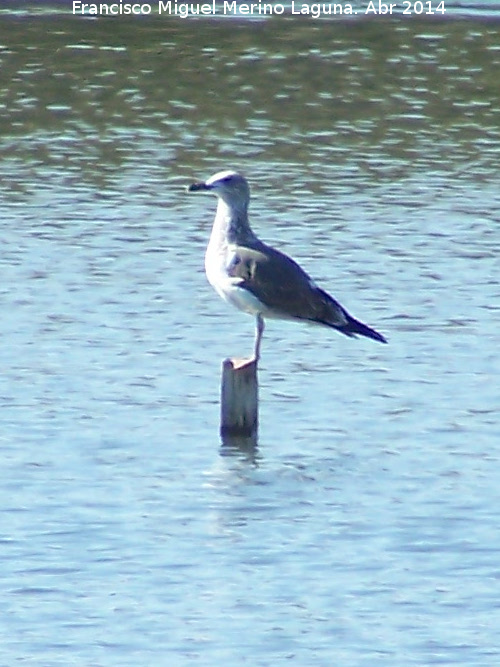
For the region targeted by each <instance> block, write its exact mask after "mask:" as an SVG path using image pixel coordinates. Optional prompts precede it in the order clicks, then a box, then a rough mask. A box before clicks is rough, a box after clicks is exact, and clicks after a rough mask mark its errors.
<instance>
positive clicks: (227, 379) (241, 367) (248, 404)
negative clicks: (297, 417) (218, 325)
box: [220, 358, 259, 452]
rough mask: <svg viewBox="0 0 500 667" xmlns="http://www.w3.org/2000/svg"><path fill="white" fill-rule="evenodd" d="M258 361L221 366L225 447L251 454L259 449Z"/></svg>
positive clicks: (221, 431)
mask: <svg viewBox="0 0 500 667" xmlns="http://www.w3.org/2000/svg"><path fill="white" fill-rule="evenodd" d="M258 394H259V387H258V382H257V359H255V358H252V359H225V360H224V362H223V363H222V383H221V424H220V433H221V437H222V442H223V445H224V446H225V447H228V448H230V449H233V448H234V449H235V450H245V451H246V452H250V450H251V449H252V448H253V449H255V448H256V447H257V430H258V423H259V398H258Z"/></svg>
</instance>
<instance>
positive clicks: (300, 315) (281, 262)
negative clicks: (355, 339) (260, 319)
mask: <svg viewBox="0 0 500 667" xmlns="http://www.w3.org/2000/svg"><path fill="white" fill-rule="evenodd" d="M227 270H228V273H229V275H230V276H232V277H234V278H240V279H241V283H240V285H241V287H244V288H245V289H247V290H248V291H250V292H252V294H254V295H255V296H256V297H257V298H258V299H259V301H260V302H261V303H263V304H264V305H265V306H267V307H268V308H269V309H271V310H273V311H275V312H276V314H279V315H281V316H283V317H292V318H296V319H301V320H309V321H311V322H318V323H322V324H326V325H329V326H333V327H343V326H345V325H346V324H347V322H348V318H349V315H348V314H347V313H346V311H345V310H344V309H343V308H342V306H341V305H340V304H339V303H337V301H335V299H333V298H332V297H331V296H330V295H329V294H327V293H326V292H324V291H323V290H322V289H320V288H319V287H317V286H316V285H315V284H314V282H313V280H312V279H311V278H310V277H309V276H308V275H307V273H306V272H305V271H304V270H303V269H301V268H300V266H299V265H298V264H297V263H296V262H294V261H293V259H291V258H290V257H288V256H287V255H284V254H283V253H281V252H279V251H278V250H274V248H271V247H269V246H266V245H265V244H263V243H262V244H259V247H258V249H254V248H245V247H241V246H238V247H237V248H236V249H235V254H234V256H233V258H232V261H231V263H230V265H229V266H228V267H227Z"/></svg>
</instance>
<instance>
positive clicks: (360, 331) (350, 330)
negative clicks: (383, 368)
mask: <svg viewBox="0 0 500 667" xmlns="http://www.w3.org/2000/svg"><path fill="white" fill-rule="evenodd" d="M346 315H347V317H348V320H347V324H344V325H343V326H340V327H338V329H339V331H341V332H342V333H343V334H345V335H346V336H358V335H359V336H366V337H367V338H373V340H378V341H379V342H380V343H387V340H386V339H385V338H384V336H382V334H379V332H378V331H375V329H372V328H371V327H369V326H367V325H366V324H363V322H359V320H356V319H354V317H352V316H351V315H348V313H346Z"/></svg>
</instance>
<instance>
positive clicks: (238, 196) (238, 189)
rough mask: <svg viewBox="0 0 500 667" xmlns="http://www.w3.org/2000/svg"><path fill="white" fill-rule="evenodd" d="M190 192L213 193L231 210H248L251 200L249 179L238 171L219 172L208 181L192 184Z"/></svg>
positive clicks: (189, 187) (189, 188)
mask: <svg viewBox="0 0 500 667" xmlns="http://www.w3.org/2000/svg"><path fill="white" fill-rule="evenodd" d="M187 190H188V192H200V191H206V192H213V193H214V194H216V195H217V197H219V199H222V200H223V201H224V202H225V203H226V204H227V205H228V206H230V207H231V208H233V207H234V208H246V207H247V206H248V201H249V199H250V188H249V187H248V182H247V179H246V178H245V177H244V176H242V175H241V174H238V172H236V171H231V170H228V171H219V172H217V173H216V174H214V175H213V176H210V178H209V179H208V180H207V181H204V182H203V181H202V182H201V183H192V184H191V185H189V186H188V189H187Z"/></svg>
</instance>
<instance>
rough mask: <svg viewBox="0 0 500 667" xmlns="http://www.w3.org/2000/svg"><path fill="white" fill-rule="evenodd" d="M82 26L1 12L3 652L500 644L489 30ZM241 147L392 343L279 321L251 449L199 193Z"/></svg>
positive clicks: (247, 656)
mask: <svg viewBox="0 0 500 667" xmlns="http://www.w3.org/2000/svg"><path fill="white" fill-rule="evenodd" d="M81 25H82V24H81V23H76V22H75V23H73V22H67V21H66V20H60V21H54V23H49V24H47V23H44V24H43V27H44V30H40V29H39V28H40V25H39V24H37V23H36V22H34V23H24V24H22V23H19V22H17V21H14V22H13V23H12V24H10V23H9V30H8V31H6V32H4V34H3V43H4V46H5V49H6V50H4V51H3V52H2V59H3V60H2V63H1V64H2V70H3V71H4V72H5V74H6V80H5V83H4V85H3V87H2V88H1V99H0V103H2V104H4V107H3V108H4V109H5V110H6V113H5V115H4V118H3V120H2V124H1V127H0V130H1V132H0V148H1V156H0V194H1V200H0V212H1V216H2V227H1V229H2V232H1V234H2V253H1V256H0V267H1V275H2V282H1V285H0V294H1V299H2V306H3V313H4V316H3V318H2V321H1V324H0V337H1V342H2V344H1V345H0V363H1V368H2V374H1V377H0V406H1V414H2V420H1V423H0V447H1V453H2V474H1V476H0V507H1V510H0V516H1V523H0V526H1V528H0V545H1V546H0V564H1V567H0V591H1V596H2V601H3V604H2V611H1V612H0V619H1V621H2V628H3V633H2V637H3V638H2V641H1V643H0V665H2V666H3V665H6V666H7V665H8V666H9V667H10V666H11V665H16V664H27V665H37V666H39V665H43V666H44V667H45V666H47V667H48V666H50V667H52V666H53V665H54V666H55V665H65V666H66V665H78V666H83V665H85V666H87V665H92V666H101V665H102V666H103V667H104V666H105V667H113V666H115V665H116V666H117V667H118V666H120V667H123V666H126V665H134V666H135V665H151V666H153V665H155V666H156V665H169V666H170V665H179V666H184V665H192V664H199V665H210V666H211V665H221V664H222V665H231V666H232V665H240V664H248V665H252V666H253V665H259V666H267V665H269V666H270V665H273V666H274V665H277V664H278V665H279V664H293V665H300V666H306V665H307V666H308V665H321V666H323V665H324V666H325V667H326V666H328V667H329V666H331V665H342V666H343V667H359V666H366V667H372V666H374V665H377V666H378V665H380V666H384V667H385V666H387V665H394V666H395V667H396V666H397V667H403V666H406V665H408V666H409V665H419V666H424V665H464V666H467V667H471V666H477V667H480V666H481V667H484V666H485V665H491V666H493V665H497V664H498V662H499V659H500V636H499V635H500V633H499V630H498V628H499V627H500V610H499V599H500V595H499V593H500V586H499V577H500V568H499V562H500V539H499V535H500V531H499V519H498V507H499V506H500V486H499V484H498V469H499V468H498V464H499V455H500V428H499V420H498V408H499V405H500V386H499V381H498V378H499V376H500V363H499V355H498V349H499V334H498V316H499V302H500V299H499V296H500V288H499V261H498V257H499V250H500V248H499V246H500V232H499V227H498V223H499V219H498V210H499V205H500V194H499V190H498V183H497V180H498V179H497V175H498V174H497V155H498V146H499V139H500V137H499V130H498V128H499V127H500V124H498V123H497V121H498V114H499V109H500V106H499V104H498V101H499V100H498V91H497V89H496V88H495V86H493V85H492V84H491V81H493V80H494V79H495V77H496V74H495V63H496V61H495V58H497V59H498V56H497V55H496V54H497V53H498V52H499V51H498V50H495V45H498V44H499V38H498V35H495V31H496V28H495V27H494V26H492V25H490V24H488V23H477V24H476V23H472V22H471V23H470V24H467V23H465V24H464V23H461V22H458V23H456V24H455V23H452V22H450V23H445V24H439V25H437V24H436V25H435V24H433V25H432V26H431V25H429V26H426V27H425V28H424V27H422V26H413V25H412V26H410V25H409V24H408V25H406V24H405V25H404V26H403V24H401V25H399V27H398V30H397V31H395V32H394V33H391V35H392V36H393V39H394V40H395V41H394V42H391V45H390V46H391V52H390V54H389V55H388V56H387V57H388V58H389V60H390V61H391V62H392V61H394V63H396V64H398V67H395V68H394V69H392V64H391V62H388V63H386V64H385V66H384V67H382V64H381V61H380V58H381V57H382V56H381V54H383V53H385V45H384V44H383V43H380V41H379V36H378V35H377V34H375V35H374V34H373V32H372V31H373V30H374V25H373V24H371V25H369V26H366V25H364V24H359V25H358V28H356V29H359V33H356V35H357V37H356V39H359V40H361V42H362V44H363V45H364V46H363V48H364V51H363V50H360V49H359V48H358V45H356V44H355V42H356V39H354V38H353V37H352V35H350V34H346V31H345V30H344V29H343V28H342V26H340V27H337V28H335V29H334V27H333V26H331V25H330V26H323V27H322V28H321V29H319V28H318V27H317V26H315V25H312V26H310V25H308V24H307V23H304V24H303V23H301V24H290V25H288V26H287V27H286V30H285V29H283V30H282V32H280V30H281V28H280V26H279V25H276V26H275V29H276V30H277V31H278V33H279V35H280V40H279V41H278V42H276V43H275V42H274V41H273V40H274V39H275V35H274V33H270V34H267V33H265V31H264V33H262V32H261V31H260V30H256V29H255V28H254V27H244V26H239V27H238V28H237V30H236V28H228V27H225V26H214V25H213V24H207V25H206V26H205V28H204V30H205V29H206V32H204V31H200V32H199V33H198V35H199V40H200V43H194V42H193V41H192V39H191V40H190V39H189V31H190V30H192V29H193V28H192V24H179V23H175V22H173V23H167V24H165V26H164V27H163V28H162V29H159V27H158V24H156V23H152V24H141V28H140V30H139V34H140V36H141V40H139V41H137V40H135V39H134V35H136V34H137V33H136V32H134V30H135V27H133V25H132V24H126V23H114V24H113V30H111V25H109V26H107V27H106V26H105V25H103V24H101V23H99V24H95V25H94V24H93V30H94V31H93V32H92V31H91V30H90V29H89V30H88V31H84V32H79V31H80V30H81ZM86 25H87V24H86ZM88 25H89V26H90V24H88ZM181 25H183V26H184V27H181ZM197 25H198V24H197ZM47 28H48V29H47ZM197 30H198V28H197ZM235 30H236V32H235ZM107 31H110V32H109V33H108V32H107ZM375 32H376V31H375ZM26 34H27V35H29V36H30V41H29V42H27V43H29V44H30V49H27V47H26V44H25V41H23V40H24V36H25V35H26ZM37 35H38V37H36V36H37ZM398 35H399V36H398ZM436 35H437V36H436ZM35 37H36V39H37V40H39V41H36V39H35ZM215 37H217V39H218V40H220V41H219V42H217V43H218V44H219V46H218V47H217V48H215V47H213V48H214V49H215V50H213V51H210V46H209V44H215V43H216V42H215V41H214V39H215ZM313 38H314V39H315V40H316V41H315V47H314V48H315V49H316V50H315V51H314V52H310V51H307V49H309V46H307V48H306V44H309V42H308V40H310V39H313ZM33 40H35V41H33ZM408 40H410V41H408ZM408 43H409V44H410V45H411V48H410V47H407V46H405V45H406V44H408ZM82 44H86V45H87V46H88V48H86V49H82V48H75V45H80V46H82ZM478 44H482V45H483V46H484V49H483V50H481V49H480V48H479V47H478ZM105 47H112V48H113V49H114V50H111V51H110V50H109V49H108V50H106V48H105ZM120 48H121V49H123V50H121V51H120V50H119V49H120ZM207 49H208V50H207ZM82 52H84V53H85V54H86V55H85V56H82ZM243 52H244V53H243ZM299 52H301V53H302V56H301V59H299V61H295V60H293V58H294V56H293V54H294V53H299ZM61 53H62V54H63V55H64V57H62V56H61ZM200 53H202V54H204V56H203V57H205V56H207V54H208V60H203V63H204V66H205V65H206V66H208V65H207V63H211V65H210V67H212V68H213V70H210V69H207V70H205V74H207V72H208V74H207V77H208V78H207V79H206V80H205V81H203V77H202V76H201V75H200V72H199V71H198V70H197V69H196V68H194V67H192V65H194V63H195V62H196V58H197V55H199V54H200ZM242 53H243V55H242ZM124 54H125V55H126V58H125V59H123V55H124ZM165 54H168V58H170V59H171V60H169V59H168V58H167V56H166V55H165ZM176 54H177V56H176ZM245 54H247V56H250V55H251V54H253V59H250V60H249V59H248V58H245V57H243V56H244V55H245ZM332 54H333V55H332ZM82 58H83V60H82ZM175 58H178V60H175V63H174V59H175ZM337 59H341V60H343V68H340V69H338V68H337V67H335V66H334V64H335V63H334V61H336V60H337ZM447 60H448V61H449V62H448V63H447V64H446V61H447ZM231 62H232V63H233V66H230V63H231ZM248 62H251V63H252V64H251V65H248ZM166 63H167V64H168V63H174V64H175V65H176V66H177V67H174V66H173V64H172V69H168V68H167V64H166ZM405 63H406V65H405ZM292 65H294V66H295V69H294V67H292ZM443 67H444V68H446V67H448V69H443ZM165 68H167V69H168V75H169V76H168V77H167V75H166V69H165ZM273 68H274V69H273ZM315 68H317V69H315ZM405 68H406V69H405ZM316 71H317V72H318V77H317V78H316V79H314V78H313V77H312V74H313V73H314V72H316ZM18 72H24V74H22V75H19V74H17V73H18ZM213 73H215V74H216V77H215V78H213V77H212V74H213ZM320 74H321V76H320ZM382 75H383V76H382ZM328 76H331V77H333V78H335V84H336V86H337V87H336V89H335V90H334V89H333V88H331V85H330V84H331V80H330V79H329V78H328ZM169 77H170V78H169ZM246 78H247V79H246ZM248 78H249V79H248ZM217 80H218V83H217V84H216V83H215V82H216V81H217ZM245 80H248V81H249V82H247V83H246V84H245V83H244V81H245ZM277 82H280V86H281V87H278V88H276V86H278V83H277ZM415 83H417V86H416V87H415ZM273 85H274V86H275V87H274V88H273ZM214 86H217V87H216V93H217V94H216V95H214V94H213V90H214V88H213V87H214ZM259 86H260V87H259ZM314 90H316V93H315V94H316V97H315V98H314V99H313V98H312V97H311V95H312V94H313V91H314ZM329 91H330V92H329ZM328 94H329V95H330V97H328ZM280 95H283V97H282V98H280V97H279V96H280ZM280 99H286V100H288V101H287V102H286V103H285V102H280V101H279V100H280ZM376 99H379V103H376V101H375V100H376ZM224 100H230V101H231V105H230V110H227V111H224V104H223V102H224ZM311 100H313V101H311ZM308 104H310V106H307V105H308ZM52 105H55V106H56V109H55V111H54V110H53V111H51V110H50V108H48V107H51V108H52V109H53V106H52ZM460 105H462V106H460ZM416 107H418V108H419V109H420V111H419V113H420V116H418V114H417V117H413V116H412V115H411V113H410V111H409V110H411V109H413V110H414V109H415V108H416ZM405 109H406V112H407V113H404V111H405ZM241 110H245V113H244V114H243V113H242V112H241ZM408 114H410V116H408ZM384 119H385V124H384ZM228 165H229V166H233V167H237V168H241V169H243V170H244V171H245V173H246V174H247V176H248V177H249V180H250V183H251V186H252V189H253V200H252V202H253V203H252V208H251V212H252V216H253V218H252V219H253V224H254V228H255V231H256V232H257V233H258V234H259V235H260V236H261V237H262V238H263V239H265V240H266V241H268V242H270V243H272V244H274V245H277V246H279V247H280V248H281V249H282V250H284V251H286V252H288V253H289V254H291V255H293V256H294V257H295V258H296V259H297V260H299V261H300V262H301V264H302V265H303V266H304V267H305V268H306V269H307V270H308V272H309V273H310V274H311V275H312V276H313V277H314V278H315V279H316V280H317V281H318V283H320V284H321V285H322V286H323V287H324V288H325V289H327V290H328V291H330V292H331V293H332V294H333V295H334V296H335V297H336V298H337V299H338V300H339V301H341V303H343V304H344V305H345V306H346V307H347V308H348V309H349V310H350V311H351V312H352V313H353V314H354V315H355V316H357V317H359V318H360V319H362V320H363V321H365V322H367V323H368V324H370V325H371V326H373V327H375V328H376V329H378V330H380V331H381V332H382V333H383V334H384V335H386V336H387V338H388V339H389V345H387V346H383V345H378V344H377V343H375V342H373V341H370V340H362V339H358V340H350V339H347V338H344V337H341V336H340V335H338V334H336V333H335V332H332V331H330V330H326V329H325V330H323V329H321V328H314V327H301V326H298V325H296V324H293V323H283V322H270V323H269V324H268V326H267V328H266V332H265V335H264V341H263V350H262V360H261V363H260V368H259V382H260V430H259V436H258V448H257V450H256V451H243V450H242V451H237V450H233V451H228V450H227V449H225V448H223V447H222V446H221V441H220V438H219V433H218V430H219V381H220V364H221V362H222V360H223V359H224V358H225V357H226V356H230V355H234V356H242V355H245V354H248V353H249V352H250V351H251V349H252V344H253V322H252V319H251V318H248V317H246V316H245V315H243V314H241V313H239V312H237V311H233V310H231V309H230V308H229V307H228V306H227V305H226V304H224V303H223V302H222V301H221V300H220V299H219V298H218V297H217V295H216V294H215V293H213V291H212V290H211V288H210V286H209V285H208V284H207V282H206V279H205V276H204V272H203V255H204V250H205V246H206V243H207V240H208V236H209V233H210V224H211V220H212V217H213V213H214V208H215V200H214V199H213V198H212V197H210V196H208V195H206V196H205V195H201V194H200V195H187V194H186V193H185V191H184V186H185V185H187V184H188V183H189V182H190V181H191V180H193V179H195V178H203V177H208V176H209V175H210V174H211V173H213V172H214V171H217V170H218V169H220V168H223V167H226V166H228Z"/></svg>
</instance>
